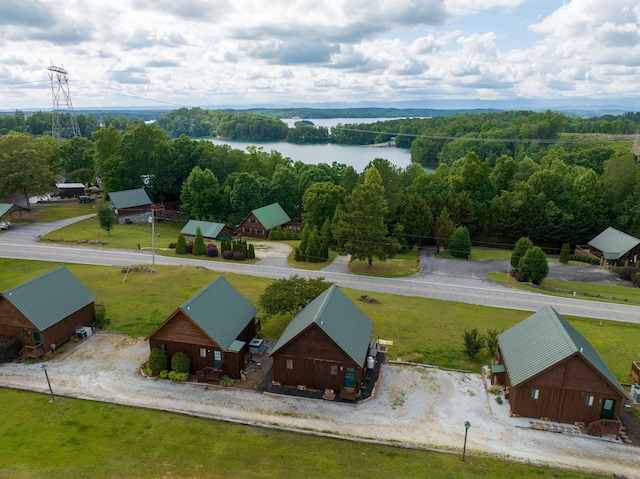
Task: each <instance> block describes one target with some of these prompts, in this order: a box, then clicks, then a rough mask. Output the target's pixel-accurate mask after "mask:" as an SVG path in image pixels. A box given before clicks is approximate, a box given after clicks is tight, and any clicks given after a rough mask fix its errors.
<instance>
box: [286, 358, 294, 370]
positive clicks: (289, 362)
mask: <svg viewBox="0 0 640 479" xmlns="http://www.w3.org/2000/svg"><path fill="white" fill-rule="evenodd" d="M287 369H293V359H287Z"/></svg>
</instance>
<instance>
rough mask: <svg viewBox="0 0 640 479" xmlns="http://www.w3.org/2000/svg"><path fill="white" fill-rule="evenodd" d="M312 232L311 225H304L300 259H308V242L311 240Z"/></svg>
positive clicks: (301, 236)
mask: <svg viewBox="0 0 640 479" xmlns="http://www.w3.org/2000/svg"><path fill="white" fill-rule="evenodd" d="M310 234H311V230H310V229H309V225H304V227H303V228H302V232H301V233H300V246H299V248H300V261H307V243H308V242H309V235H310Z"/></svg>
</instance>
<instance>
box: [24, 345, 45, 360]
mask: <svg viewBox="0 0 640 479" xmlns="http://www.w3.org/2000/svg"><path fill="white" fill-rule="evenodd" d="M19 356H20V359H38V358H40V357H42V356H44V346H42V344H39V345H38V346H25V347H24V348H22V350H21V351H20V355H19Z"/></svg>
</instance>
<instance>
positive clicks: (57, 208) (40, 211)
mask: <svg viewBox="0 0 640 479" xmlns="http://www.w3.org/2000/svg"><path fill="white" fill-rule="evenodd" d="M97 212H98V207H97V204H96V202H92V203H78V202H77V201H71V202H68V203H61V204H35V205H31V218H29V215H28V214H26V215H25V214H24V213H23V218H22V220H21V219H20V216H19V215H18V214H14V218H15V221H13V220H12V221H13V222H14V223H16V224H17V223H21V222H28V221H36V222H49V221H58V220H64V219H66V218H73V217H75V216H84V215H90V214H94V213H97Z"/></svg>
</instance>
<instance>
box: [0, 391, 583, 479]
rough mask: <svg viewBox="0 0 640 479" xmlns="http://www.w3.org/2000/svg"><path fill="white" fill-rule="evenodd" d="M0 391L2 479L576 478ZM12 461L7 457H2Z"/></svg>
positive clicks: (473, 459) (469, 458)
mask: <svg viewBox="0 0 640 479" xmlns="http://www.w3.org/2000/svg"><path fill="white" fill-rule="evenodd" d="M47 398H48V396H47V395H44V394H36V393H31V392H24V391H15V390H11V389H0V410H2V412H3V420H2V423H1V425H0V438H1V440H0V457H4V458H6V459H7V460H5V461H1V462H0V477H7V478H9V477H10V478H13V479H27V478H35V477H46V478H49V479H56V478H70V477H71V478H113V477H128V478H133V477H139V478H156V477H176V478H177V477H193V478H196V477H233V478H249V477H258V478H280V477H294V478H295V477H309V478H327V477H341V476H343V475H344V474H345V471H348V475H349V476H350V477H354V478H369V477H372V476H374V477H393V478H414V477H425V474H426V471H428V474H427V475H428V477H433V478H451V477H456V478H476V477H477V478H484V477H518V478H530V477H531V478H533V477H541V476H543V477H554V478H582V477H585V478H586V477H589V476H588V475H586V474H580V473H575V472H566V471H557V470H552V469H545V468H538V467H532V466H527V465H521V464H513V463H508V462H502V461H498V460H492V459H481V458H476V457H473V456H472V455H467V461H466V462H462V461H461V460H460V455H459V454H443V453H435V452H425V451H417V450H411V449H403V448H396V447H389V446H377V445H371V444H362V443H357V442H346V441H342V440H338V439H329V438H319V437H313V436H307V435H304V434H296V433H291V432H283V431H277V430H272V429H263V428H258V427H250V426H243V425H237V424H230V423H225V422H220V421H212V420H208V419H202V418H195V417H190V416H186V415H179V414H171V413H166V412H158V411H152V410H146V409H137V408H131V407H125V406H116V405H112V404H104V403H99V402H92V401H84V400H76V399H68V398H62V397H58V398H56V401H55V402H54V403H49V402H48V401H47ZM9 458H11V459H10V460H8V459H9Z"/></svg>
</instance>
